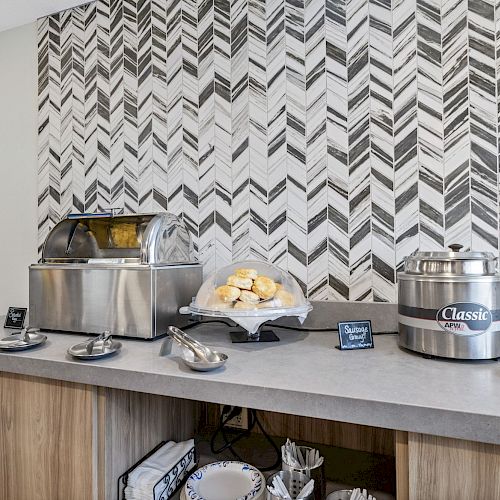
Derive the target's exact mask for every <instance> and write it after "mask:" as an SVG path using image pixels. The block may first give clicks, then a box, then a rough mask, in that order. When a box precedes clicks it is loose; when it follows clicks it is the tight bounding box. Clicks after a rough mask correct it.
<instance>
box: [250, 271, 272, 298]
mask: <svg viewBox="0 0 500 500" xmlns="http://www.w3.org/2000/svg"><path fill="white" fill-rule="evenodd" d="M252 292H254V293H256V294H257V295H258V296H259V297H260V298H261V299H263V300H267V299H271V298H273V297H274V294H275V293H276V283H275V282H274V281H273V280H272V279H271V278H268V277H266V276H257V278H256V279H255V281H254V282H253V286H252Z"/></svg>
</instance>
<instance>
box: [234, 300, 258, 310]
mask: <svg viewBox="0 0 500 500" xmlns="http://www.w3.org/2000/svg"><path fill="white" fill-rule="evenodd" d="M256 307H257V304H250V302H241V300H238V301H237V302H236V303H235V304H234V309H246V310H251V309H255V308H256Z"/></svg>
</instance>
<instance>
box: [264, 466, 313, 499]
mask: <svg viewBox="0 0 500 500" xmlns="http://www.w3.org/2000/svg"><path fill="white" fill-rule="evenodd" d="M276 476H280V477H281V480H282V481H283V483H284V484H285V486H286V489H287V490H288V493H290V496H291V497H292V500H314V492H313V493H311V494H310V495H307V496H305V497H297V495H298V494H299V493H300V491H301V490H302V488H303V487H304V486H305V485H306V484H307V483H308V482H309V478H308V477H307V476H306V475H305V474H302V472H295V471H290V470H282V471H280V472H276V473H275V474H273V475H271V476H269V477H268V479H267V483H266V484H267V486H272V484H273V479H274V478H275V477H276ZM266 493H267V497H266V499H267V500H283V498H284V497H280V496H276V495H273V494H272V493H271V492H270V491H269V490H268V489H267V488H266Z"/></svg>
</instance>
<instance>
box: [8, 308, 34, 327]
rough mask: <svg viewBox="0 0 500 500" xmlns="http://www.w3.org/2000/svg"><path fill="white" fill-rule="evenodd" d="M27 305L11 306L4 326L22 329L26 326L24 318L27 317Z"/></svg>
mask: <svg viewBox="0 0 500 500" xmlns="http://www.w3.org/2000/svg"><path fill="white" fill-rule="evenodd" d="M27 311H28V309H26V307H9V310H8V311H7V316H6V317H5V323H4V325H3V326H4V328H18V329H22V328H23V326H24V319H25V318H26V312H27Z"/></svg>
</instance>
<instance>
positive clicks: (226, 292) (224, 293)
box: [215, 285, 241, 302]
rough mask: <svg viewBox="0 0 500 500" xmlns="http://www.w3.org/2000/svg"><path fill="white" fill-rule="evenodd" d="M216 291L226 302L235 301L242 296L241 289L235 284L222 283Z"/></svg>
mask: <svg viewBox="0 0 500 500" xmlns="http://www.w3.org/2000/svg"><path fill="white" fill-rule="evenodd" d="M215 293H216V294H217V295H218V296H219V298H220V299H221V300H222V301H224V302H234V301H235V300H237V299H238V297H239V296H240V293H241V292H240V289H239V288H236V287H235V286H229V285H222V286H219V287H218V288H216V289H215Z"/></svg>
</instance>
